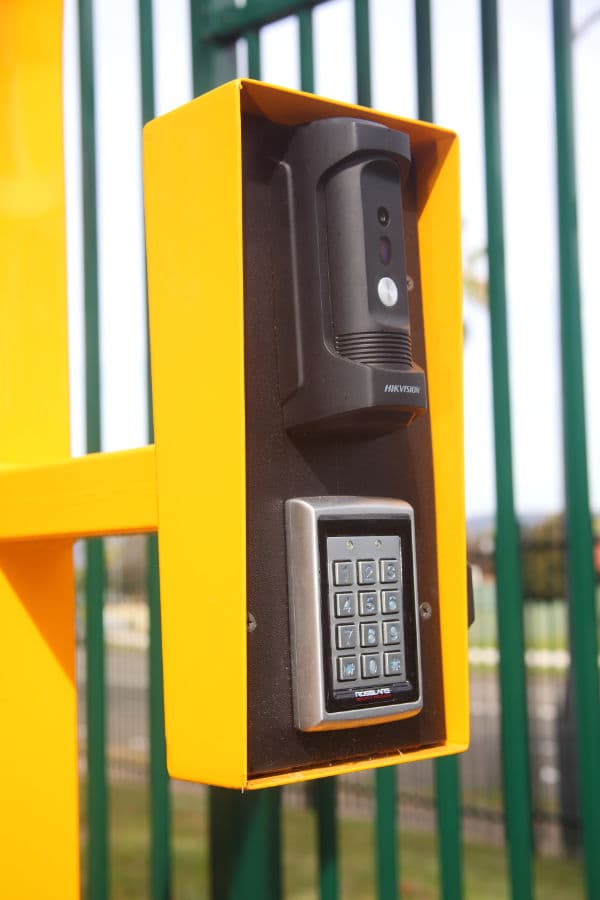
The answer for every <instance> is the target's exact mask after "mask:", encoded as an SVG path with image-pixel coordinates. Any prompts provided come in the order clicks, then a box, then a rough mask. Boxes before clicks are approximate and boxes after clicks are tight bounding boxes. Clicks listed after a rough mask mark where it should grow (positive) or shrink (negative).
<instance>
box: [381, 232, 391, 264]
mask: <svg viewBox="0 0 600 900" xmlns="http://www.w3.org/2000/svg"><path fill="white" fill-rule="evenodd" d="M391 258H392V245H391V243H390V240H389V238H386V237H380V238H379V259H380V260H381V262H382V263H383V264H384V266H387V265H388V264H389V261H390V260H391Z"/></svg>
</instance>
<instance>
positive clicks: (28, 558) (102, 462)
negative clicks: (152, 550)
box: [0, 0, 157, 900]
mask: <svg viewBox="0 0 600 900" xmlns="http://www.w3.org/2000/svg"><path fill="white" fill-rule="evenodd" d="M68 387H69V385H68V342H67V294H66V248H65V200H64V175H63V138H62V3H61V2H60V0H3V2H2V3H1V4H0V621H1V622H2V628H1V630H0V729H1V738H0V884H1V887H0V892H1V893H2V895H3V896H5V897H11V898H15V900H17V898H27V900H29V898H35V900H44V898H48V900H50V898H52V900H56V898H60V900H76V898H78V897H79V818H78V787H77V777H78V774H77V773H78V767H77V715H76V712H77V707H76V700H77V691H76V683H75V607H74V600H73V598H74V584H73V560H72V541H73V539H74V538H78V537H81V536H84V535H99V534H110V533H123V532H132V531H135V532H143V531H151V530H156V528H157V514H156V478H155V470H154V448H153V447H144V448H142V449H140V450H136V451H132V452H125V453H115V454H98V455H95V456H88V457H83V458H81V459H74V460H70V459H69V452H70V450H69V391H68Z"/></svg>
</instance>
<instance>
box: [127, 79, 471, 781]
mask: <svg viewBox="0 0 600 900" xmlns="http://www.w3.org/2000/svg"><path fill="white" fill-rule="evenodd" d="M327 117H357V118H361V119H365V120H368V121H373V122H378V123H381V124H384V125H386V126H388V128H390V129H394V130H396V131H401V132H404V133H405V134H407V135H408V136H409V138H410V146H411V154H412V163H411V169H412V172H413V176H412V177H413V181H412V188H411V190H412V192H413V193H412V195H411V196H412V197H413V201H412V202H413V206H412V208H411V210H412V211H411V210H409V211H408V212H407V217H408V218H407V221H409V222H414V229H415V235H416V236H417V237H418V258H419V259H420V266H419V268H420V277H419V278H418V285H417V289H416V290H415V291H414V294H413V299H412V300H411V303H413V304H415V303H418V304H419V321H420V323H421V324H420V326H419V328H420V331H421V337H420V338H418V340H417V342H416V346H417V349H416V350H415V352H417V351H418V352H419V354H420V356H421V357H423V358H422V359H419V363H420V365H423V366H424V368H425V370H426V377H427V390H428V407H427V411H426V412H425V413H424V415H421V416H419V417H418V420H417V421H416V422H415V423H414V424H412V425H409V426H408V427H406V428H403V429H400V430H399V431H397V432H396V433H395V436H391V437H390V436H385V435H384V436H376V437H374V438H373V439H372V440H371V441H368V440H367V441H364V440H363V441H362V443H361V441H357V442H355V443H352V440H350V444H351V446H349V444H348V441H347V440H346V439H341V440H342V443H340V445H339V447H338V449H336V450H335V453H336V454H338V455H339V456H340V458H341V456H342V455H343V454H344V453H346V454H347V459H348V471H349V472H350V471H356V473H358V474H357V479H358V481H359V482H360V478H362V475H360V472H361V471H362V469H361V453H362V452H363V451H364V452H365V453H367V454H368V453H371V452H374V453H377V454H379V455H378V456H377V457H376V458H377V459H378V460H382V463H381V465H382V466H383V468H384V469H385V472H389V476H388V475H386V478H388V482H385V483H384V487H385V488H386V494H385V495H386V496H390V497H399V498H401V499H402V498H403V496H404V494H405V493H406V491H407V490H408V492H409V493H410V490H411V488H410V484H409V483H408V482H407V480H406V479H407V478H408V475H407V467H406V466H404V467H403V468H402V471H400V467H399V466H398V465H396V464H395V462H394V460H395V458H396V456H395V454H396V452H397V448H399V450H398V452H400V453H402V454H404V456H403V457H402V458H403V459H404V458H406V459H409V461H410V466H409V467H408V468H410V467H413V468H414V472H415V473H416V475H415V478H416V479H417V481H419V484H425V481H427V480H429V481H430V482H431V484H430V485H425V488H423V491H425V493H427V496H428V497H430V500H428V501H427V502H425V501H423V503H422V509H419V508H417V538H418V546H419V548H420V549H419V560H418V566H419V567H420V568H419V571H420V574H422V576H423V577H422V581H423V583H424V584H425V586H426V588H427V589H426V590H425V593H424V594H423V593H422V594H421V597H420V600H421V602H422V603H424V604H425V607H424V617H423V619H422V620H421V622H420V628H421V636H422V641H423V645H424V648H425V650H424V657H423V672H422V680H423V684H424V686H425V699H424V706H423V711H422V712H421V714H420V716H417V717H414V721H416V722H418V721H419V719H421V721H422V725H419V728H417V726H415V725H412V726H410V728H412V731H410V735H411V737H410V738H406V739H402V740H398V739H396V738H395V737H394V736H395V735H396V734H404V733H405V732H403V731H401V730H400V731H398V732H395V731H393V730H392V728H393V726H392V724H388V725H377V726H365V727H363V728H360V729H352V730H351V731H344V730H340V731H337V732H335V735H334V736H333V737H332V734H334V733H331V734H329V735H325V736H323V735H312V734H300V735H299V733H298V732H297V730H296V729H294V728H293V727H292V726H291V725H290V722H289V712H288V710H289V709H291V699H289V698H288V696H287V694H286V691H287V693H288V694H289V690H290V688H289V685H290V678H291V675H290V663H289V643H287V642H289V637H288V636H287V635H286V634H285V633H284V629H283V628H280V630H279V631H278V632H276V631H274V632H273V634H275V636H276V638H277V639H276V640H274V639H269V640H267V641H263V643H262V644H260V643H259V644H254V643H253V642H254V641H255V640H259V641H260V638H256V637H255V635H256V634H259V635H260V630H261V628H263V627H264V622H265V616H271V615H277V616H279V617H280V619H279V620H280V621H281V622H283V618H282V616H283V615H284V614H285V615H287V613H286V610H287V602H288V600H287V596H286V593H285V590H282V589H281V585H282V584H283V581H282V578H283V574H282V573H283V572H284V569H285V560H284V558H283V557H284V555H285V542H284V537H283V531H284V517H283V503H284V500H285V499H286V498H287V497H290V496H294V495H295V494H294V491H295V490H296V487H297V485H298V484H299V483H303V482H302V477H305V478H306V479H307V481H306V483H309V481H310V478H312V475H311V474H310V472H311V471H316V470H318V469H319V466H321V467H322V466H323V465H324V464H323V458H324V457H323V454H325V455H326V454H327V453H330V452H332V451H331V442H335V441H340V438H339V437H332V438H327V439H324V441H323V442H322V445H323V446H325V449H324V450H323V454H321V455H319V454H320V453H321V451H319V450H314V447H318V446H321V445H319V443H318V442H317V443H316V444H314V443H313V444H309V443H305V444H302V443H301V442H300V443H298V442H296V443H295V442H294V437H293V435H292V436H290V435H288V434H287V432H286V430H285V428H283V427H282V428H281V430H280V431H277V433H276V437H275V438H274V439H273V440H263V438H262V437H260V438H259V437H258V435H262V432H261V430H260V429H261V427H262V426H261V422H262V420H263V418H264V410H265V408H266V405H267V404H271V406H273V404H276V403H277V402H278V401H277V397H278V386H277V384H275V383H274V378H273V374H272V373H273V371H275V369H269V368H268V365H270V363H268V361H267V360H268V359H270V358H271V357H273V359H276V355H277V346H276V345H277V341H278V333H277V328H276V325H275V323H274V321H271V320H270V319H269V315H270V313H269V309H270V306H269V304H270V302H271V301H270V300H269V299H268V297H269V296H270V295H271V294H273V290H274V289H273V285H272V284H271V279H270V275H269V272H270V268H269V265H270V264H269V262H268V252H267V249H268V247H269V246H271V245H270V244H269V240H270V238H269V223H268V222H267V221H265V218H266V219H268V196H267V194H266V193H264V191H263V194H261V195H260V196H261V197H266V198H267V199H266V200H264V203H265V204H266V205H265V206H264V209H265V210H266V213H265V217H263V218H261V217H260V216H259V215H254V217H252V216H250V217H248V215H247V204H248V202H249V200H248V198H249V197H250V196H251V195H252V192H253V191H254V192H255V191H257V190H261V191H262V190H263V186H261V183H260V182H261V176H260V171H261V165H262V164H261V163H260V161H259V162H258V163H257V162H256V159H255V157H257V156H260V154H261V152H263V150H262V149H261V146H260V142H258V143H257V141H256V140H254V139H253V140H254V142H252V140H251V139H250V137H249V135H250V134H251V133H252V128H253V127H254V124H256V123H257V122H258V123H259V124H260V126H261V128H262V127H263V126H264V127H265V128H270V127H271V125H273V126H275V127H277V126H295V125H300V124H305V123H308V122H312V121H315V120H317V119H323V118H327ZM264 153H265V156H266V157H268V154H269V148H268V146H265V148H264ZM250 157H252V158H250ZM253 160H254V161H253ZM253 167H254V168H253ZM257 185H258V187H257ZM265 190H266V189H265ZM144 193H145V213H146V229H147V261H148V285H149V303H150V339H151V359H152V381H153V395H154V421H155V435H156V472H157V502H158V539H159V556H160V578H161V609H162V638H163V661H164V689H165V717H166V736H167V754H168V767H169V771H170V773H171V775H173V776H175V777H177V778H183V779H189V780H193V781H200V782H205V783H209V784H214V785H222V786H226V787H235V788H242V789H245V788H259V787H266V786H271V785H276V784H284V783H289V782H294V781H301V780H305V779H309V778H316V777H321V776H326V775H333V774H338V773H344V772H349V771H355V770H359V769H367V768H373V767H377V766H384V765H390V764H394V763H400V762H409V761H411V760H418V759H425V758H428V757H433V756H443V755H447V754H451V753H456V752H459V751H461V750H464V749H466V747H467V745H468V736H469V709H468V664H467V599H466V594H467V581H466V539H465V515H464V473H463V411H462V310H461V252H460V208H459V157H458V140H457V137H456V135H455V134H453V133H452V132H450V131H447V130H445V129H442V128H438V127H435V126H433V125H430V124H427V123H423V122H416V121H411V120H407V119H401V118H398V117H396V116H391V115H386V114H383V113H380V112H377V111H374V110H371V109H364V108H360V107H356V106H351V105H348V104H343V103H337V102H334V101H331V100H325V99H323V98H319V97H316V96H313V95H309V94H304V93H299V92H295V91H290V90H285V89H282V88H277V87H273V86H270V85H267V84H263V83H259V82H254V81H250V80H238V81H234V82H231V83H229V84H226V85H224V86H222V87H220V88H218V89H216V90H214V91H211V92H210V93H208V94H206V95H204V96H202V97H200V98H199V99H197V100H194V101H193V102H192V103H189V104H187V105H186V106H183V107H181V108H179V109H176V110H174V111H173V112H171V113H169V114H167V115H165V116H162V117H160V118H158V119H156V120H154V121H153V122H151V123H150V124H149V125H147V126H146V128H145V130H144ZM261 202H262V201H261ZM245 204H246V206H245ZM261 209H262V207H261ZM411 217H412V218H411ZM265 248H267V249H265ZM416 252H417V251H416V250H415V253H416ZM416 277H417V276H416V274H415V278H416ZM261 279H262V281H261ZM263 281H264V292H263V291H262V290H261V286H262V284H263ZM257 286H258V287H257ZM263 293H264V296H263ZM411 310H414V306H413V307H411ZM412 314H413V313H412V312H411V315H412ZM265 323H267V324H266V325H265ZM269 323H270V324H269ZM263 360H264V367H263ZM274 398H275V399H274ZM273 408H274V406H273ZM261 441H262V443H261ZM413 441H415V442H417V443H416V444H414V446H413V443H412V442H413ZM418 442H421V443H418ZM336 447H337V445H336ZM361 447H363V450H362V451H361ZM421 447H426V450H427V452H426V454H421V451H420V449H419V448H421ZM298 448H300V449H298ZM311 448H313V449H311ZM415 448H416V449H415ZM338 450H339V453H338ZM278 454H279V455H278ZM311 454H312V455H311ZM284 456H285V459H286V460H288V462H289V465H290V466H291V467H292V468H293V470H294V472H300V473H304V474H301V475H298V476H297V477H296V475H294V478H296V481H295V482H294V484H293V485H292V481H293V478H292V476H291V475H290V476H289V479H288V476H287V475H286V471H287V470H286V468H285V466H286V465H287V463H285V462H282V460H283V459H284ZM421 456H422V458H423V460H427V465H425V463H424V464H423V471H421V469H420V459H421ZM328 458H329V457H328ZM374 458H375V457H374ZM340 465H341V464H340ZM257 467H258V468H260V472H259V471H258V468H257ZM269 467H270V470H271V473H272V480H271V481H270V482H269V481H268V470H269ZM294 467H295V468H294ZM311 467H312V468H311ZM363 468H364V467H363ZM290 471H291V469H290ZM336 472H338V476H336V477H338V481H339V482H340V484H341V482H342V481H343V477H342V476H343V467H342V468H339V467H338V468H337V469H336ZM340 472H342V476H340V474H339V473H340ZM265 473H266V474H265ZM307 473H308V474H307ZM286 479H288V480H286ZM322 481H323V483H325V484H327V479H326V476H323V478H322ZM265 485H267V487H265ZM268 485H270V487H269V486H268ZM329 490H330V492H331V493H336V490H335V485H334V488H333V490H332V488H331V486H330V487H329ZM338 492H339V491H338ZM419 492H421V493H422V491H421V488H419ZM419 492H417V494H416V495H415V496H416V500H414V501H413V505H415V503H416V504H417V505H418V503H419V502H420V496H421V493H419ZM267 520H268V524H266V525H265V529H266V537H265V534H263V533H262V530H261V529H262V525H263V521H264V522H267ZM269 523H270V524H269ZM425 525H426V526H427V529H428V531H427V534H428V535H430V537H427V538H423V539H422V540H421V539H420V538H419V528H421V527H425ZM268 529H271V531H269V530H268ZM269 535H271V536H272V537H273V540H272V542H271V543H270V544H269V541H268V540H267V538H268V537H269ZM261 541H262V544H261V543H260V542H261ZM257 545H260V546H261V548H262V550H261V553H260V554H258V555H257V550H256V547H257ZM265 547H266V548H267V550H266V551H265ZM268 548H271V549H268ZM421 548H422V549H421ZM274 570H277V571H278V572H279V573H280V574H279V576H278V577H279V581H277V579H275V581H277V585H278V588H277V591H276V592H275V593H276V596H275V597H271V599H269V600H268V602H267V600H266V599H265V601H264V602H265V604H266V605H265V606H264V607H263V606H262V605H261V604H262V603H263V599H264V598H262V597H261V590H260V584H261V579H262V580H263V581H262V583H264V585H265V590H264V595H265V598H266V595H267V594H268V593H269V592H271V593H273V591H274V588H273V584H274V583H275V581H273V579H272V571H274ZM428 570H431V571H432V572H433V573H434V576H435V577H434V579H433V580H432V581H431V587H430V588H428V587H427V585H428V584H429V582H428V581H427V578H429V575H427V572H428ZM269 604H270V605H269ZM261 610H263V613H262V619H261ZM274 610H275V612H273V611H274ZM282 610H283V612H282ZM249 613H251V616H250V630H249ZM279 620H278V621H279ZM429 623H431V624H429ZM430 628H431V629H435V633H434V632H432V633H431V634H432V636H431V637H428V634H429V632H428V631H427V629H430ZM254 629H256V630H254ZM268 633H270V632H268ZM258 646H260V648H261V649H260V652H258V650H257V649H256V648H257V647H258ZM270 671H271V672H272V679H273V695H272V697H269V696H267V697H265V691H264V685H265V681H266V679H267V676H268V675H269V672H270ZM434 682H435V687H433V683H434ZM430 683H431V685H432V687H431V691H430V692H429V693H428V691H429V684H430ZM278 716H281V718H282V722H275V719H276V718H277V717H278ZM284 719H285V722H283V720H284ZM399 727H400V726H399ZM401 728H408V726H404V725H402V726H401ZM269 729H270V732H269ZM419 729H420V730H419ZM354 732H356V735H355V734H354ZM358 732H360V734H359V733H358ZM408 733H409V732H408V731H406V734H408ZM269 735H270V736H269ZM370 735H372V740H373V746H371V745H370V740H371V738H370ZM415 735H416V736H417V737H415Z"/></svg>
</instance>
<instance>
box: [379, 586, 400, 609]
mask: <svg viewBox="0 0 600 900" xmlns="http://www.w3.org/2000/svg"><path fill="white" fill-rule="evenodd" d="M381 609H382V610H383V612H384V614H389V613H397V612H399V611H400V594H399V593H398V591H382V592H381Z"/></svg>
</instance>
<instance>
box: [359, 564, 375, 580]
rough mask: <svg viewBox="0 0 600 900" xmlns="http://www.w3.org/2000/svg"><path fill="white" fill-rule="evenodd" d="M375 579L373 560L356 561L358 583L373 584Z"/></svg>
mask: <svg viewBox="0 0 600 900" xmlns="http://www.w3.org/2000/svg"><path fill="white" fill-rule="evenodd" d="M376 581H377V568H376V566H375V560H373V559H361V560H359V563H358V583H359V584H375V582H376Z"/></svg>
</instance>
